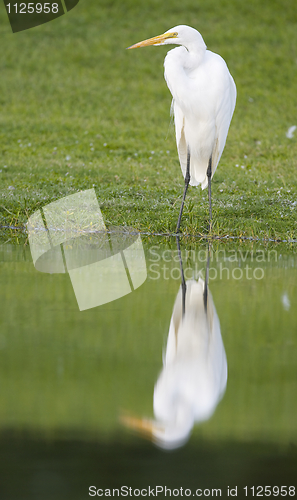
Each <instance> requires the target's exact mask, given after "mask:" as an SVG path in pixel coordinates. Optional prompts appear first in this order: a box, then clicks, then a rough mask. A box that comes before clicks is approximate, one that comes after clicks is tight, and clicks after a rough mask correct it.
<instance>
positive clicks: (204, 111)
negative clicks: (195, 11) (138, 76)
mask: <svg viewBox="0 0 297 500" xmlns="http://www.w3.org/2000/svg"><path fill="white" fill-rule="evenodd" d="M169 44H176V45H181V47H176V48H175V49H173V50H171V51H169V52H168V53H167V56H166V57H165V61H164V67H165V73H164V76H165V80H166V82H167V85H168V88H169V90H170V92H171V94H172V97H173V101H172V108H171V109H172V110H173V113H174V121H175V131H176V143H177V149H178V155H179V160H180V165H181V169H182V172H183V175H184V178H185V189H184V194H183V199H182V204H181V209H180V213H179V218H178V223H177V232H178V231H179V228H180V223H181V217H182V211H183V206H184V201H185V198H186V194H187V189H188V186H189V184H191V185H192V186H197V185H198V184H201V187H202V189H204V188H205V187H206V186H207V185H208V198H209V219H210V227H211V219H212V210H211V178H212V176H213V175H214V173H215V171H216V168H217V166H218V163H219V160H220V157H221V154H222V152H223V149H224V146H225V143H226V139H227V134H228V130H229V126H230V122H231V118H232V115H233V111H234V108H235V101H236V86H235V83H234V80H233V78H232V76H231V75H230V73H229V70H228V68H227V65H226V63H225V61H224V59H222V57H221V56H219V55H218V54H215V53H213V52H210V51H209V50H206V45H205V43H204V40H203V38H202V36H201V35H200V33H199V32H198V31H196V30H195V29H194V28H191V27H190V26H184V25H181V26H175V27H174V28H171V29H170V30H168V31H166V32H165V33H164V34H162V35H159V36H156V37H154V38H149V39H148V40H144V41H142V42H139V43H136V44H135V45H132V46H131V47H128V48H129V49H136V48H138V47H146V46H147V45H157V46H158V45H169Z"/></svg>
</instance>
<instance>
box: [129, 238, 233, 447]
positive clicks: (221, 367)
mask: <svg viewBox="0 0 297 500" xmlns="http://www.w3.org/2000/svg"><path fill="white" fill-rule="evenodd" d="M177 243H178V249H179V241H178V239H177ZM179 254H180V251H179ZM180 264H181V270H182V260H181V258H180ZM208 268H209V259H208V264H207V269H206V279H205V280H203V279H202V278H199V279H198V280H194V279H192V280H188V281H185V280H184V275H183V270H182V273H181V274H182V284H181V287H180V289H179V292H178V294H177V297H176V300H175V303H174V307H173V312H172V316H171V321H170V327H169V333H168V338H167V345H166V352H165V355H164V359H163V369H162V371H161V373H160V375H159V378H158V380H157V382H156V384H155V388H154V404H153V406H154V414H155V419H154V420H152V419H139V418H136V417H133V416H130V415H124V416H123V417H122V421H123V423H124V424H125V425H126V426H128V427H129V428H131V429H134V430H137V431H140V432H141V433H142V434H143V435H146V436H147V437H150V438H151V439H152V440H153V441H154V442H155V443H156V444H157V445H158V446H160V447H162V448H167V449H173V448H177V447H179V446H182V445H183V444H184V443H185V442H186V441H187V440H188V438H189V436H190V433H191V430H192V428H193V426H194V424H195V423H198V422H202V421H205V420H207V419H209V418H210V417H211V416H212V415H213V413H214V411H215V409H216V407H217V405H218V403H219V401H220V400H221V398H222V396H223V394H224V392H225V389H226V384H227V359H226V353H225V349H224V345H223V340H222V336H221V328H220V322H219V318H218V315H217V312H216V309H215V306H214V302H213V298H212V295H211V293H210V291H209V289H208V283H207V281H208Z"/></svg>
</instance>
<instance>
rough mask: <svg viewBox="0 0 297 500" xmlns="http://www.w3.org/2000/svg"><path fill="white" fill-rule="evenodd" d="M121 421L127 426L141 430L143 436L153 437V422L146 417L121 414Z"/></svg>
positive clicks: (134, 429) (137, 430)
mask: <svg viewBox="0 0 297 500" xmlns="http://www.w3.org/2000/svg"><path fill="white" fill-rule="evenodd" d="M120 421H121V423H122V424H123V425H125V427H128V428H129V429H132V430H133V431H136V432H139V433H140V434H141V435H142V436H143V437H146V438H148V439H150V440H151V439H152V436H153V423H152V422H151V421H150V420H147V419H144V418H138V417H134V416H132V415H121V417H120Z"/></svg>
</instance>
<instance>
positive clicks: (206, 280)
mask: <svg viewBox="0 0 297 500" xmlns="http://www.w3.org/2000/svg"><path fill="white" fill-rule="evenodd" d="M209 250H210V249H209V242H208V249H207V265H206V271H205V283H204V291H203V303H204V310H205V312H207V299H208V280H209V261H210V258H209V253H210V252H209Z"/></svg>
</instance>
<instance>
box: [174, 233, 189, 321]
mask: <svg viewBox="0 0 297 500" xmlns="http://www.w3.org/2000/svg"><path fill="white" fill-rule="evenodd" d="M176 244H177V251H178V257H179V265H180V274H181V288H182V317H184V315H185V310H186V292H187V285H186V281H185V275H184V268H183V260H182V256H181V251H180V245H179V236H176Z"/></svg>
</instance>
